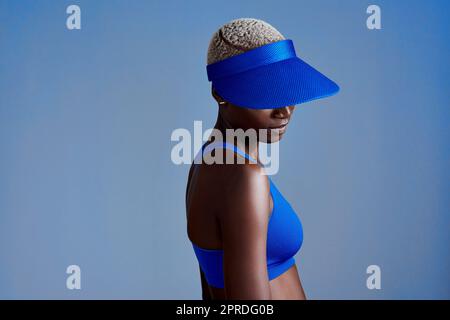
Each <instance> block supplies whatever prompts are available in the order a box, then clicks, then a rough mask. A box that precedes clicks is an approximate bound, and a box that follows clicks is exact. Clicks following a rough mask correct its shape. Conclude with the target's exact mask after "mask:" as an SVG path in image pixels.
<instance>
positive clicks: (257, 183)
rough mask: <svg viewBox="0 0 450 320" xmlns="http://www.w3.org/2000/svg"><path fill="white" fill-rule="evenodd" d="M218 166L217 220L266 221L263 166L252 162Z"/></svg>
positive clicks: (267, 201)
mask: <svg viewBox="0 0 450 320" xmlns="http://www.w3.org/2000/svg"><path fill="white" fill-rule="evenodd" d="M223 167H227V168H221V169H219V170H221V171H223V175H224V178H225V179H223V180H222V185H221V189H222V194H223V197H224V200H226V201H222V203H221V210H220V216H219V217H220V220H221V221H223V222H224V223H227V222H228V223H231V224H234V223H237V222H239V223H242V222H251V223H250V224H249V225H255V226H258V225H261V224H265V223H267V220H268V214H269V208H270V195H269V193H270V185H269V181H268V179H267V176H266V175H265V174H264V170H263V168H261V167H260V166H259V165H256V164H246V165H242V164H235V165H228V166H223Z"/></svg>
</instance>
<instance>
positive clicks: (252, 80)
mask: <svg viewBox="0 0 450 320" xmlns="http://www.w3.org/2000/svg"><path fill="white" fill-rule="evenodd" d="M206 70H207V73H208V80H209V81H211V82H212V85H213V88H214V89H215V90H216V92H217V93H218V94H219V95H220V96H221V97H222V98H223V99H224V100H226V101H228V102H230V103H232V104H234V105H236V106H239V107H245V108H251V109H275V108H281V107H286V106H291V105H296V104H300V103H303V102H307V101H311V100H315V99H320V98H324V97H327V96H330V95H333V94H335V93H337V92H338V91H339V86H338V85H337V84H336V83H334V82H333V81H332V80H330V79H328V78H327V77H326V76H325V75H323V74H322V73H320V72H319V71H317V70H316V69H314V68H313V67H311V66H310V65H309V64H307V63H306V62H304V61H303V60H301V59H300V58H298V57H297V55H296V54H295V49H294V44H293V42H292V40H281V41H277V42H273V43H270V44H266V45H263V46H261V47H258V48H255V49H252V50H249V51H246V52H244V53H242V54H239V55H236V56H232V57H230V58H227V59H224V60H221V61H218V62H216V63H212V64H209V65H207V66H206Z"/></svg>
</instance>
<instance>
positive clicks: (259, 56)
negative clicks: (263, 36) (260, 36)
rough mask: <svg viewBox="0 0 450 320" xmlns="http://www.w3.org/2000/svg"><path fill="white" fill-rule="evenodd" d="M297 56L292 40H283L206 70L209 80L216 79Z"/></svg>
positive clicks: (226, 60)
mask: <svg viewBox="0 0 450 320" xmlns="http://www.w3.org/2000/svg"><path fill="white" fill-rule="evenodd" d="M295 57H297V56H296V54H295V49H294V43H293V42H292V40H281V41H277V42H272V43H269V44H266V45H263V46H261V47H258V48H255V49H252V50H249V51H246V52H244V53H241V54H239V55H236V56H232V57H230V58H227V59H225V60H221V61H218V62H215V63H212V64H209V65H207V66H206V71H207V73H208V80H209V81H214V80H217V79H220V78H223V77H228V76H231V75H233V74H236V73H240V72H243V71H247V70H251V69H254V68H258V67H262V66H265V65H268V64H272V63H275V62H279V61H283V60H287V59H292V58H295Z"/></svg>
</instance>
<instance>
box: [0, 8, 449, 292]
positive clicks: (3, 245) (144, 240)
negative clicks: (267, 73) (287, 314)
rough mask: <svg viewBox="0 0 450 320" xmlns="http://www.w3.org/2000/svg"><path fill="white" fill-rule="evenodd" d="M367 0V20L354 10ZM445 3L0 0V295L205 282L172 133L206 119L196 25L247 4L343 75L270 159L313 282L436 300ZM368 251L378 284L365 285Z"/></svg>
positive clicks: (444, 148) (302, 51) (202, 50)
mask: <svg viewBox="0 0 450 320" xmlns="http://www.w3.org/2000/svg"><path fill="white" fill-rule="evenodd" d="M372 3H375V4H377V5H379V6H380V7H381V13H382V15H381V18H382V29H381V30H373V31H371V30H368V29H367V27H366V19H367V17H368V14H367V13H366V8H367V7H368V5H370V4H372ZM70 4H77V5H79V6H80V7H81V19H82V22H81V23H82V29H81V30H73V31H70V30H68V29H67V28H66V18H67V16H68V15H67V14H66V8H67V6H68V5H70ZM449 9H450V2H448V1H380V0H377V1H375V2H372V1H361V0H352V1H338V0H330V1H317V0H308V1H298V0H296V1H280V0H277V1H261V0H258V1H256V0H255V1H245V2H244V1H221V2H218V1H217V2H213V1H99V0H96V1H75V0H73V1H50V0H47V1H12V0H11V1H4V0H0V298H7V299H10V298H39V299H41V298H61V299H72V298H82V299H91V298H104V299H109V298H114V299H115V298H125V299H128V298H142V299H147V298H149V299H165V298H169V299H181V298H188V299H199V298H200V285H199V277H198V265H197V262H196V260H195V256H194V253H193V251H192V248H191V247H190V243H189V242H188V239H187V235H186V231H185V230H186V220H185V208H184V191H185V185H186V177H187V172H188V169H189V167H188V166H187V165H181V166H176V165H174V164H173V163H172V162H171V159H170V151H171V148H172V147H173V145H174V143H173V142H171V141H170V135H171V133H172V131H173V130H174V129H176V128H188V129H190V130H192V129H193V122H194V120H203V121H204V129H205V128H209V127H212V126H213V125H214V121H215V118H216V112H217V107H216V105H215V103H214V101H213V99H212V97H211V96H210V84H209V83H208V82H207V79H206V72H205V64H206V51H207V46H208V42H209V40H210V37H211V35H212V33H213V32H214V31H215V30H217V28H218V27H220V26H221V25H222V24H224V23H226V22H228V21H229V20H231V19H235V18H240V17H254V18H259V19H263V20H266V21H267V22H269V23H271V24H272V25H273V26H275V27H276V28H277V29H279V30H280V31H281V32H282V33H283V34H284V35H285V36H286V37H288V38H291V39H293V40H294V43H295V44H296V50H297V54H298V55H299V56H300V57H301V58H302V59H304V60H306V61H307V62H308V63H310V64H311V65H313V66H315V67H316V68H317V69H319V70H320V71H322V72H323V73H325V74H326V75H328V76H329V77H330V78H331V79H333V80H335V81H336V82H337V83H338V84H339V85H340V87H341V91H340V92H339V94H338V95H336V96H334V97H331V98H327V99H323V100H318V101H314V102H310V103H307V104H304V105H299V106H298V108H297V109H296V111H295V114H294V117H293V121H292V122H291V124H290V127H289V129H288V132H287V134H286V136H285V137H284V139H283V141H282V143H281V145H280V148H281V167H280V171H279V173H278V174H277V175H276V176H273V177H272V178H273V179H274V181H275V182H276V183H277V186H278V187H279V188H280V190H281V191H282V192H283V194H284V195H285V197H286V198H287V199H288V200H289V201H290V202H291V204H292V206H293V207H294V208H295V209H296V210H297V212H298V214H299V216H300V218H301V220H302V222H303V226H304V228H305V230H304V236H305V240H304V244H303V247H302V249H301V251H300V252H299V253H298V255H297V256H296V259H297V265H298V268H299V272H300V276H301V279H302V282H303V285H304V288H305V291H306V293H307V296H308V298H311V299H319V298H321V299H344V298H350V299H353V298H356V299H380V298H385V299H407V298H411V299H418V298H424V299H431V298H437V299H444V298H445V299H449V298H450V272H449V271H450V250H449V243H450V233H449V230H450V229H449V227H450V216H449V207H450V206H449V205H450V203H449V191H450V185H449V181H450V176H449V163H450V162H449V160H450V149H449V146H448V141H449V134H450V128H449V115H450V111H449V92H450V91H449V79H450V73H449V71H450V70H449V56H450V52H449V51H450V50H449V43H450V41H449V40H450V39H449V36H450V29H449V28H448V20H449V12H450V10H449ZM70 264H77V265H79V266H80V267H81V270H82V277H81V286H82V289H81V290H68V289H67V288H66V277H67V274H66V273H65V271H66V268H67V266H68V265H70ZM371 264H376V265H379V266H380V267H381V271H382V280H381V285H382V289H381V290H368V289H367V288H366V278H367V274H366V268H367V266H369V265H371Z"/></svg>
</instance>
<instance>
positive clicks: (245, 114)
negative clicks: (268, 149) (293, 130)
mask: <svg viewBox="0 0 450 320" xmlns="http://www.w3.org/2000/svg"><path fill="white" fill-rule="evenodd" d="M213 94H214V93H213ZM215 98H216V100H217V101H224V100H223V99H221V98H220V97H218V96H217V95H215ZM219 108H220V109H219V112H220V113H221V116H222V118H223V120H224V121H225V122H227V127H231V128H234V129H238V128H240V129H243V130H244V131H245V130H247V129H251V128H253V129H255V130H256V132H257V133H258V141H261V142H266V143H273V142H277V141H279V140H280V139H281V138H282V137H283V135H284V134H285V132H286V129H287V126H288V123H289V121H290V119H291V116H292V114H293V112H294V108H295V106H287V107H282V108H277V109H248V108H242V107H238V106H235V105H233V104H231V103H228V102H226V103H223V104H219ZM259 129H267V131H266V132H267V134H266V135H265V134H264V131H262V132H261V133H262V134H259V133H260V131H259Z"/></svg>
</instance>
